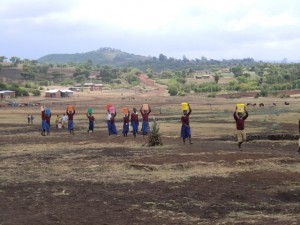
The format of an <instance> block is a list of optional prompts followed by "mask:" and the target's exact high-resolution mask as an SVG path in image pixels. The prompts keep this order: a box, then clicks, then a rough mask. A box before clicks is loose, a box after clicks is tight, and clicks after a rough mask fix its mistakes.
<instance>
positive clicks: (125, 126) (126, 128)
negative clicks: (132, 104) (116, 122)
mask: <svg viewBox="0 0 300 225" xmlns="http://www.w3.org/2000/svg"><path fill="white" fill-rule="evenodd" d="M123 113H124V116H123V131H122V133H123V136H124V137H127V134H128V131H129V116H130V112H129V110H128V108H124V109H123Z"/></svg>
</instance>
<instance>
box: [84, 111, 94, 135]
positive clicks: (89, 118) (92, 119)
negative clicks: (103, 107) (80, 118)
mask: <svg viewBox="0 0 300 225" xmlns="http://www.w3.org/2000/svg"><path fill="white" fill-rule="evenodd" d="M86 117H87V118H88V120H89V129H88V131H87V132H88V133H90V131H92V133H94V125H95V117H94V116H93V114H90V113H87V114H86Z"/></svg>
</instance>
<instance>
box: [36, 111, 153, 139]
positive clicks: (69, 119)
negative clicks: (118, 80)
mask: <svg viewBox="0 0 300 225" xmlns="http://www.w3.org/2000/svg"><path fill="white" fill-rule="evenodd" d="M140 113H141V116H142V128H141V132H142V135H143V136H146V135H147V134H148V132H149V130H150V127H149V114H150V113H151V108H150V106H149V109H148V110H144V109H143V108H142V107H141V108H140ZM74 115H75V109H74V108H73V107H72V110H69V107H68V109H67V110H66V113H64V114H63V115H62V116H60V115H57V116H56V120H55V124H56V127H57V128H65V125H66V124H67V128H68V130H69V132H70V134H74V123H73V119H74ZM51 116H52V114H51V110H50V109H49V108H46V107H45V106H42V107H41V117H42V132H41V135H42V136H46V135H49V134H50V120H51ZM116 116H117V112H116V111H114V112H111V111H110V110H109V109H107V114H106V119H107V129H108V135H109V136H111V135H115V136H119V135H118V130H117V128H116V124H115V122H116ZM86 117H87V119H88V121H89V125H88V130H87V132H88V133H90V132H92V133H93V132H94V125H95V121H96V120H95V117H94V115H93V113H92V111H89V110H88V112H87V113H86ZM130 123H131V126H132V133H133V136H134V137H136V135H137V133H138V127H139V114H138V112H137V110H136V108H133V111H132V113H130V111H129V110H128V111H127V113H124V115H123V131H122V134H123V136H124V137H127V135H128V132H129V125H130Z"/></svg>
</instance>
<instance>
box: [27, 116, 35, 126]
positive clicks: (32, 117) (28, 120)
mask: <svg viewBox="0 0 300 225" xmlns="http://www.w3.org/2000/svg"><path fill="white" fill-rule="evenodd" d="M33 120H34V116H33V115H32V114H28V115H27V123H28V125H30V124H33Z"/></svg>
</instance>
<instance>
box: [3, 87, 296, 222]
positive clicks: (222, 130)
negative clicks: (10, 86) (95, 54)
mask: <svg viewBox="0 0 300 225" xmlns="http://www.w3.org/2000/svg"><path fill="white" fill-rule="evenodd" d="M133 94H134V93H133V92H130V91H127V92H126V91H124V90H121V91H115V92H114V94H111V93H109V92H102V93H80V95H79V96H76V97H75V98H74V99H58V100H56V99H42V98H28V99H18V101H20V102H22V101H23V102H41V103H43V104H46V105H47V106H49V107H50V108H51V109H52V113H53V118H52V127H51V133H50V135H48V136H45V137H42V136H41V134H40V122H41V119H40V115H39V114H40V111H39V106H31V107H15V108H14V107H3V108H0V143H1V144H0V203H1V204H0V224H1V225H10V224H14V225H15V224H20V225H21V224H22V225H23V224H30V225H40V224H43V225H45V224H49V225H50V224H51V225H52V224H84V225H88V224H97V225H98V224H100V225H105V224H106V225H111V224H122V225H123V224H128V225H140V224H143V225H145V224H146V225H154V224H155V225H156V224H158V225H163V224H166V225H167V224H168V225H169V224H170V225H171V224H172V225H174V224H177V225H191V224H208V225H209V224H220V225H221V224H222V225H231V224H255V225H268V224H270V225H271V224H272V225H273V224H280V225H287V224H289V225H297V224H299V223H300V155H298V154H296V151H297V148H298V140H297V138H298V118H299V110H300V106H299V104H298V103H297V102H298V100H297V99H292V98H290V99H271V98H265V99H264V98H260V99H259V100H257V99H253V98H244V99H225V98H205V97H199V96H191V97H166V96H164V95H163V94H162V95H161V96H157V91H156V90H153V92H151V91H150V92H147V93H139V94H138V95H136V96H135V97H134V98H133ZM286 100H288V101H289V102H290V105H289V106H285V105H284V104H283V103H284V101H286ZM184 101H188V102H190V104H191V106H192V109H193V112H192V115H191V118H190V120H191V127H192V136H193V143H194V144H193V145H189V144H186V145H184V144H183V143H182V140H181V139H180V138H179V131H180V116H181V112H180V103H181V102H184ZM144 102H148V103H149V104H151V106H152V109H153V113H152V116H151V120H152V117H153V116H155V118H156V119H157V121H158V123H159V124H160V129H161V133H162V140H163V143H164V145H163V146H160V147H147V145H145V143H146V142H147V138H143V137H142V136H140V135H139V136H138V137H137V138H133V137H132V134H129V136H128V137H123V136H120V137H108V135H107V130H106V127H105V105H106V104H107V103H113V104H114V105H115V106H116V107H117V109H119V111H118V112H120V109H121V108H122V107H123V106H127V107H129V108H132V107H134V106H135V107H140V106H141V104H142V103H144ZM239 102H251V103H254V102H256V103H259V102H264V104H265V107H264V108H259V107H251V108H248V110H249V114H250V116H249V118H248V120H247V121H246V130H247V133H248V136H249V140H250V141H249V142H248V143H245V144H244V146H243V151H239V150H238V148H237V144H236V142H235V141H234V135H233V134H234V132H235V124H234V121H233V118H232V110H233V109H234V107H235V104H236V103H239ZM273 102H276V103H277V106H276V107H273V106H272V103H273ZM67 103H72V104H74V103H75V104H76V106H75V107H76V115H75V118H74V123H75V135H70V134H69V133H68V132H67V130H64V129H56V128H55V126H54V120H55V117H56V114H62V113H63V112H64V110H65V108H66V104H67ZM88 107H93V109H94V113H95V118H96V125H95V132H94V134H88V133H87V127H88V122H87V119H86V118H85V113H86V110H87V108H88ZM29 113H30V114H34V116H35V120H34V123H33V124H32V125H27V120H26V116H27V114H29ZM117 117H118V121H117V127H118V129H119V131H120V130H121V126H122V124H121V113H119V114H118V115H117ZM270 137H272V138H273V140H269V139H270ZM274 139H277V140H274Z"/></svg>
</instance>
